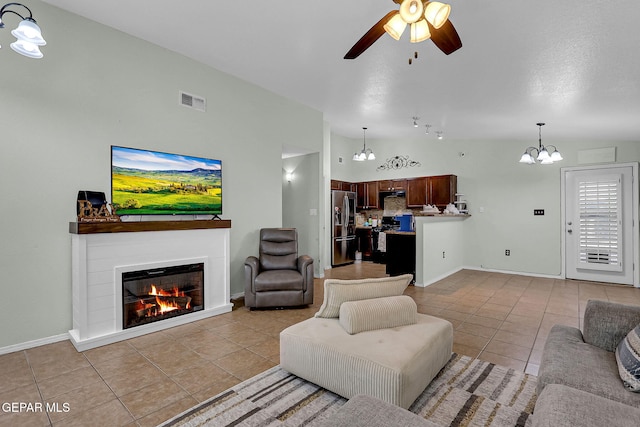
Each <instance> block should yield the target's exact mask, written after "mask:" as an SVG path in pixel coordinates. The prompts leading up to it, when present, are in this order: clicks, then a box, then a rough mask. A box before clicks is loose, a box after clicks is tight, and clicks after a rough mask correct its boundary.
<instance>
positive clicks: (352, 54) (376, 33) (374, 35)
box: [344, 10, 398, 59]
mask: <svg viewBox="0 0 640 427" xmlns="http://www.w3.org/2000/svg"><path fill="white" fill-rule="evenodd" d="M396 13H398V11H397V10H392V11H391V12H389V13H387V14H386V15H385V16H384V17H383V18H382V19H381V20H379V21H378V23H376V24H375V25H374V26H373V27H371V29H370V30H369V31H367V32H366V34H365V35H364V36H362V38H360V40H358V41H357V42H356V44H354V45H353V47H352V48H351V50H349V52H347V54H346V55H345V56H344V59H356V58H357V57H358V56H360V54H361V53H362V52H364V51H365V50H367V49H369V47H370V46H371V45H372V44H374V43H375V42H376V40H378V39H379V38H380V37H382V35H383V34H384V33H385V30H384V24H386V23H387V22H389V20H390V19H391V18H392V17H393V15H395V14H396Z"/></svg>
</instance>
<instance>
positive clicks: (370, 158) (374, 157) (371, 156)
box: [367, 151, 376, 160]
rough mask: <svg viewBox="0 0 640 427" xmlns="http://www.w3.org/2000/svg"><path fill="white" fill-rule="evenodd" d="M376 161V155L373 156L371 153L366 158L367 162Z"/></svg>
mask: <svg viewBox="0 0 640 427" xmlns="http://www.w3.org/2000/svg"><path fill="white" fill-rule="evenodd" d="M375 159H376V155H375V154H373V151H371V152H369V155H368V156H367V160H375Z"/></svg>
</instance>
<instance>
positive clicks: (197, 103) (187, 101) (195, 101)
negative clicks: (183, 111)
mask: <svg viewBox="0 0 640 427" xmlns="http://www.w3.org/2000/svg"><path fill="white" fill-rule="evenodd" d="M180 105H183V106H185V107H189V108H193V109H194V110H198V111H202V112H205V111H207V100H206V99H204V98H203V97H201V96H197V95H191V94H190V93H186V92H182V91H180Z"/></svg>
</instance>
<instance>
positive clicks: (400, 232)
mask: <svg viewBox="0 0 640 427" xmlns="http://www.w3.org/2000/svg"><path fill="white" fill-rule="evenodd" d="M382 233H384V234H398V235H405V236H415V235H416V232H415V231H400V230H385V231H382Z"/></svg>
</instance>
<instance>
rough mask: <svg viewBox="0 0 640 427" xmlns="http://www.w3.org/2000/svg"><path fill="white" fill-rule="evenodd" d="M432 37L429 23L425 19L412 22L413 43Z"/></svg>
mask: <svg viewBox="0 0 640 427" xmlns="http://www.w3.org/2000/svg"><path fill="white" fill-rule="evenodd" d="M430 37H431V32H430V31H429V24H427V21H426V20H424V19H421V20H419V21H418V22H414V23H413V24H411V43H419V42H423V41H425V40H428V39H429V38H430Z"/></svg>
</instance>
